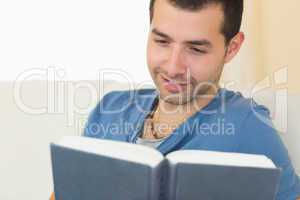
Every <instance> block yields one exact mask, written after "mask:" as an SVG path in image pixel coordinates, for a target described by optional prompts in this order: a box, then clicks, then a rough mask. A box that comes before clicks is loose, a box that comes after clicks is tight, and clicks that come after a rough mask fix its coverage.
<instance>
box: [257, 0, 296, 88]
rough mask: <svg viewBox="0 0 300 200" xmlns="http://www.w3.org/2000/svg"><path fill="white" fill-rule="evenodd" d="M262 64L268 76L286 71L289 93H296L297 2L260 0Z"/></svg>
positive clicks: (291, 0) (290, 0)
mask: <svg viewBox="0 0 300 200" xmlns="http://www.w3.org/2000/svg"><path fill="white" fill-rule="evenodd" d="M261 3H262V8H263V9H262V11H263V12H262V19H263V32H262V33H263V34H262V37H263V44H264V46H263V47H264V48H263V51H264V54H263V56H264V65H265V68H266V70H267V72H268V73H273V72H274V71H276V70H277V69H278V68H282V67H287V68H288V84H287V86H288V89H289V91H290V93H299V92H300V12H299V8H300V1H299V0H287V1H280V0H263V1H261Z"/></svg>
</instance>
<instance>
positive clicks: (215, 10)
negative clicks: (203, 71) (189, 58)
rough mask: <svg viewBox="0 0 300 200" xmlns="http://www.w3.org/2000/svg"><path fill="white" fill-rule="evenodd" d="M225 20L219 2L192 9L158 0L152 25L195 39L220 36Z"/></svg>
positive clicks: (172, 34)
mask: <svg viewBox="0 0 300 200" xmlns="http://www.w3.org/2000/svg"><path fill="white" fill-rule="evenodd" d="M223 20H224V16H223V10H222V6H221V5H219V4H210V5H207V6H205V7H203V8H202V9H199V10H196V11H190V10H185V9H181V8H178V7H175V6H173V5H172V4H171V3H169V1H168V0H156V3H155V5H154V14H153V19H152V24H151V26H152V28H158V29H159V30H161V31H162V32H164V33H166V34H169V35H170V36H173V37H178V38H181V37H184V39H187V38H186V37H191V39H193V38H195V37H209V36H212V37H213V36H220V35H221V27H222V25H223Z"/></svg>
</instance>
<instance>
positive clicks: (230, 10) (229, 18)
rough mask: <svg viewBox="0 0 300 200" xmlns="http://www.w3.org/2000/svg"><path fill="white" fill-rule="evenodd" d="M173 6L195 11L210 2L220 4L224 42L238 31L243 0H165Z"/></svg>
mask: <svg viewBox="0 0 300 200" xmlns="http://www.w3.org/2000/svg"><path fill="white" fill-rule="evenodd" d="M167 1H169V2H170V3H171V4H173V5H174V6H175V7H178V8H181V9H184V10H190V11H197V10H200V9H202V8H205V6H208V5H211V4H221V5H222V8H223V11H224V22H223V27H222V28H221V32H222V34H223V35H224V37H225V42H226V43H229V42H230V40H231V39H232V38H233V37H234V36H235V35H236V34H237V33H238V32H239V31H240V28H241V23H242V16H243V10H244V1H243V0H167ZM154 4H155V0H151V1H150V21H152V18H153V13H154Z"/></svg>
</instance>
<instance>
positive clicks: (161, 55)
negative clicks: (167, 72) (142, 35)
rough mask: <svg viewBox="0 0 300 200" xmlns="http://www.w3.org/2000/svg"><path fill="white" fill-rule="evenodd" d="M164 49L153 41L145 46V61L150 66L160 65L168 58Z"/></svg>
mask: <svg viewBox="0 0 300 200" xmlns="http://www.w3.org/2000/svg"><path fill="white" fill-rule="evenodd" d="M167 55H168V52H167V50H166V49H164V48H161V47H158V46H157V45H155V44H154V43H153V42H149V44H148V46H147V62H148V65H149V67H150V68H155V67H161V66H162V64H163V63H164V62H165V61H166V60H167V58H168V56H167Z"/></svg>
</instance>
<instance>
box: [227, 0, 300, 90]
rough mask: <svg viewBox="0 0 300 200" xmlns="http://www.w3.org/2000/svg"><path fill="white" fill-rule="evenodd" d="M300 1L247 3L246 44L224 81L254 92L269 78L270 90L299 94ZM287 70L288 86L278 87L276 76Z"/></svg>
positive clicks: (267, 0) (245, 19)
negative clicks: (278, 72) (277, 89)
mask: <svg viewBox="0 0 300 200" xmlns="http://www.w3.org/2000/svg"><path fill="white" fill-rule="evenodd" d="M299 8H300V1H299V0H287V1H280V0H245V14H244V19H243V25H242V31H243V32H244V33H245V35H246V40H245V43H244V45H243V47H242V49H241V51H240V53H239V54H238V56H237V57H236V58H235V59H234V61H233V62H231V63H229V64H228V65H227V66H226V68H225V69H224V75H223V79H222V80H223V81H224V82H228V81H235V86H234V88H237V89H238V88H239V87H242V88H244V87H250V88H253V87H255V85H257V84H258V83H259V82H260V81H262V80H264V79H265V78H266V77H269V78H270V79H271V81H270V84H271V87H276V88H277V87H280V88H282V87H284V88H288V90H289V93H291V94H293V93H299V92H300V12H299ZM284 67H287V70H288V79H287V80H288V82H287V83H286V84H275V81H274V80H272V79H273V77H274V73H276V71H278V70H279V69H281V68H284Z"/></svg>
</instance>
